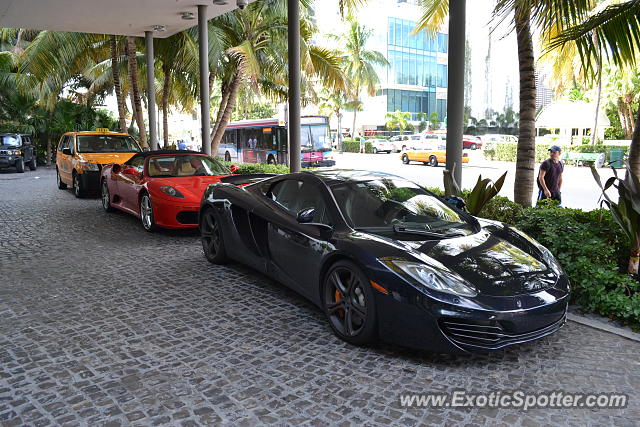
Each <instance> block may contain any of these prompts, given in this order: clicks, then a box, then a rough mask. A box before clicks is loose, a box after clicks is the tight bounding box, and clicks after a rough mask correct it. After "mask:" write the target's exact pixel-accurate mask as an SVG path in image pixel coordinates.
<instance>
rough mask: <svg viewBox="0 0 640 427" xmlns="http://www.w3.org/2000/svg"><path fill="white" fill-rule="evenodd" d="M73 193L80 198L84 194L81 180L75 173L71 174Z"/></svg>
mask: <svg viewBox="0 0 640 427" xmlns="http://www.w3.org/2000/svg"><path fill="white" fill-rule="evenodd" d="M73 194H75V195H76V197H77V198H78V199H82V198H83V197H85V195H86V191H85V189H84V186H83V185H82V180H81V179H78V175H76V174H75V173H74V174H73Z"/></svg>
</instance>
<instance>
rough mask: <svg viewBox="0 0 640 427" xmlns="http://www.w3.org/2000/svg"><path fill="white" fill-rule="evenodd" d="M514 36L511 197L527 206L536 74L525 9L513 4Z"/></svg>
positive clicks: (531, 177) (533, 146) (532, 162)
mask: <svg viewBox="0 0 640 427" xmlns="http://www.w3.org/2000/svg"><path fill="white" fill-rule="evenodd" d="M515 15H516V17H515V24H516V37H517V41H518V63H519V68H520V133H519V138H518V154H517V160H516V176H515V185H514V189H513V192H514V197H513V199H514V201H515V202H516V203H519V204H521V205H522V206H531V195H532V194H533V182H534V172H533V171H534V165H535V158H536V140H535V135H536V76H535V57H534V55H533V42H532V40H531V27H530V15H531V12H530V10H529V9H525V8H522V7H518V6H516V10H515Z"/></svg>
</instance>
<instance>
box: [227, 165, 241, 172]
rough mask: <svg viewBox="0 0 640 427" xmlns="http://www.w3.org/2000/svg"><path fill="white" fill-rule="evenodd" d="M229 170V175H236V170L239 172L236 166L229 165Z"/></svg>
mask: <svg viewBox="0 0 640 427" xmlns="http://www.w3.org/2000/svg"><path fill="white" fill-rule="evenodd" d="M229 170H230V171H231V173H236V172H237V171H238V170H240V167H239V166H236V165H231V166H229Z"/></svg>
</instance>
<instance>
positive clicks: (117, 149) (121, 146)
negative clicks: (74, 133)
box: [78, 135, 141, 153]
mask: <svg viewBox="0 0 640 427" xmlns="http://www.w3.org/2000/svg"><path fill="white" fill-rule="evenodd" d="M139 151H141V150H140V147H139V146H138V144H137V143H136V141H135V140H134V139H133V138H132V137H130V136H128V135H79V136H78V152H79V153H137V152H139Z"/></svg>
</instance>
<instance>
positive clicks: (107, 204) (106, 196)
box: [101, 180, 114, 212]
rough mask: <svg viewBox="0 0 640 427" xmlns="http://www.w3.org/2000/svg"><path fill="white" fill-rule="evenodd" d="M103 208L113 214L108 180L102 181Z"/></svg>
mask: <svg viewBox="0 0 640 427" xmlns="http://www.w3.org/2000/svg"><path fill="white" fill-rule="evenodd" d="M101 188H102V208H103V209H104V210H105V211H106V212H113V211H114V209H113V206H111V194H110V193H109V184H107V181H106V180H102V186H101Z"/></svg>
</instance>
